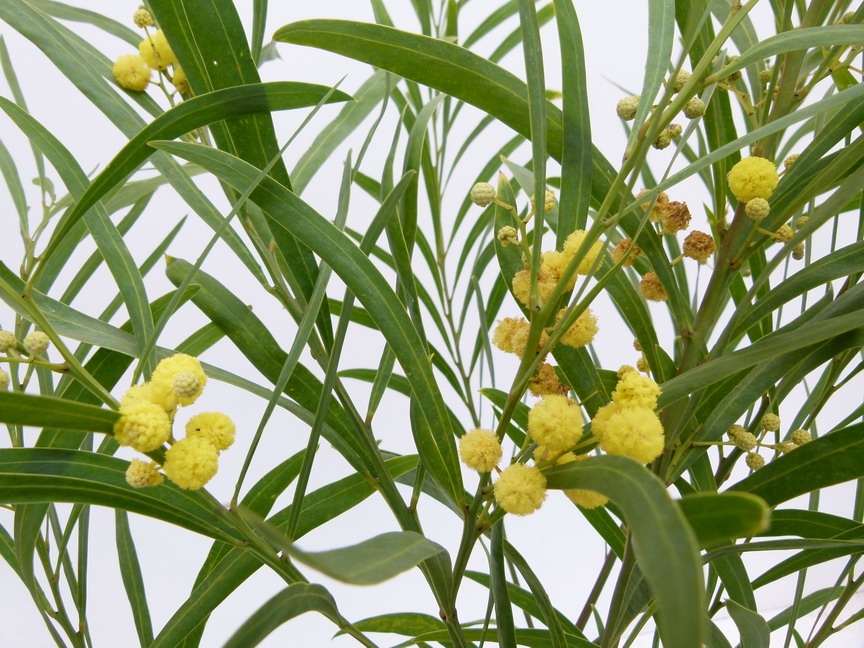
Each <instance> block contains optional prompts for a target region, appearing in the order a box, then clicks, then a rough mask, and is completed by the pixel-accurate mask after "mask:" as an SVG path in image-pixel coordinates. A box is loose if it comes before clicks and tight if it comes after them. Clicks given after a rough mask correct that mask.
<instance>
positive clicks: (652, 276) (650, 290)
mask: <svg viewBox="0 0 864 648" xmlns="http://www.w3.org/2000/svg"><path fill="white" fill-rule="evenodd" d="M639 294H640V295H641V296H642V297H643V298H644V299H647V300H648V301H655V302H663V301H666V300H667V299H669V294H668V293H667V292H666V289H665V288H664V287H663V284H662V283H660V278H659V277H658V276H657V273H656V272H646V273H645V274H644V275H643V277H642V280H641V281H640V282H639Z"/></svg>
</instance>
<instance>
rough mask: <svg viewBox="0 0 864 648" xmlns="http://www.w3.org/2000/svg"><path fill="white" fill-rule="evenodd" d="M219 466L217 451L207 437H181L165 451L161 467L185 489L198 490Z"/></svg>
mask: <svg viewBox="0 0 864 648" xmlns="http://www.w3.org/2000/svg"><path fill="white" fill-rule="evenodd" d="M218 468H219V451H218V450H216V448H215V447H214V446H213V444H212V443H210V442H209V441H208V440H207V439H203V438H200V437H197V438H191V439H189V438H187V439H181V440H180V441H178V442H177V443H175V444H174V445H173V446H171V447H170V448H169V449H168V451H167V452H165V465H164V466H162V469H163V470H164V471H165V474H166V475H167V476H168V479H170V480H171V481H172V482H174V483H175V484H177V485H178V486H179V487H180V488H184V489H186V490H198V489H199V488H201V487H202V486H204V484H206V483H207V482H208V481H210V479H211V478H212V477H213V475H215V474H216V471H217V470H218Z"/></svg>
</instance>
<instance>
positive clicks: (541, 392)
mask: <svg viewBox="0 0 864 648" xmlns="http://www.w3.org/2000/svg"><path fill="white" fill-rule="evenodd" d="M528 391H530V392H531V393H532V394H533V395H534V396H548V395H550V394H566V393H567V386H566V385H564V384H563V383H562V382H561V381H560V380H559V379H558V374H557V372H556V371H555V367H553V366H552V365H550V364H549V363H548V362H544V363H543V364H541V365H540V368H539V369H537V373H535V374H534V375H533V376H531V379H530V380H529V381H528Z"/></svg>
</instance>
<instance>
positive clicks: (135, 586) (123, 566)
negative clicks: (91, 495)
mask: <svg viewBox="0 0 864 648" xmlns="http://www.w3.org/2000/svg"><path fill="white" fill-rule="evenodd" d="M114 526H115V541H116V544H117V558H118V559H119V561H120V577H121V578H122V579H123V587H124V588H125V589H126V598H128V599H129V606H130V607H131V608H132V618H133V619H134V621H135V630H136V631H137V632H138V641H139V642H140V644H141V648H147V646H149V645H150V644H151V642H152V641H153V624H152V623H151V622H150V608H148V607H147V595H146V592H145V591H144V579H143V578H142V577H141V565H140V563H139V562H138V552H137V551H135V542H134V541H133V539H132V530H131V529H130V528H129V516H128V515H127V513H126V511H123V510H120V509H115V511H114Z"/></svg>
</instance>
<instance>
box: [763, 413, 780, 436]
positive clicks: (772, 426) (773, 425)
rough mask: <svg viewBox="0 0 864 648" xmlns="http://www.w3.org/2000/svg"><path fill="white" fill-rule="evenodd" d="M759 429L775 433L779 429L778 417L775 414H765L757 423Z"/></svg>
mask: <svg viewBox="0 0 864 648" xmlns="http://www.w3.org/2000/svg"><path fill="white" fill-rule="evenodd" d="M759 427H761V428H762V429H763V430H765V431H766V432H777V431H778V430H779V429H780V417H779V416H777V415H776V414H771V413H769V414H766V415H765V416H763V417H762V420H761V421H760V422H759Z"/></svg>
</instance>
